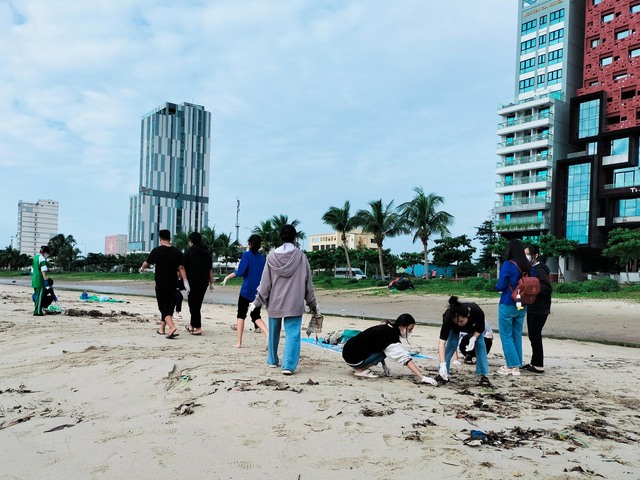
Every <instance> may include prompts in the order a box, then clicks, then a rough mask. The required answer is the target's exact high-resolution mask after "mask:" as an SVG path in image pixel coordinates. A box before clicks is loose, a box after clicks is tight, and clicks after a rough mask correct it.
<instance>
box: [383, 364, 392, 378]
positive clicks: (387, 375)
mask: <svg viewBox="0 0 640 480" xmlns="http://www.w3.org/2000/svg"><path fill="white" fill-rule="evenodd" d="M382 370H383V371H384V376H385V377H390V376H391V370H390V369H389V367H387V364H386V363H384V361H383V362H382Z"/></svg>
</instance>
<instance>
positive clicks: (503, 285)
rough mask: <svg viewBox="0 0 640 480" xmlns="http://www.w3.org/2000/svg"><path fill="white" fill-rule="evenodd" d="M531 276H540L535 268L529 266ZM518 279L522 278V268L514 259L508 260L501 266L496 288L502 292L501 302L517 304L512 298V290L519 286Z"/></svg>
mask: <svg viewBox="0 0 640 480" xmlns="http://www.w3.org/2000/svg"><path fill="white" fill-rule="evenodd" d="M529 276H531V277H537V276H538V275H537V274H536V269H535V268H533V267H530V268H529ZM518 280H520V270H518V267H517V266H516V265H515V264H514V263H513V262H512V261H510V260H507V261H506V262H504V263H503V264H502V266H501V267H500V277H499V278H498V285H496V290H498V291H499V292H501V293H500V303H502V304H504V305H515V304H516V302H514V301H513V299H512V298H511V292H512V291H513V290H514V289H515V288H516V286H518Z"/></svg>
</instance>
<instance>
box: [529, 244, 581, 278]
mask: <svg viewBox="0 0 640 480" xmlns="http://www.w3.org/2000/svg"><path fill="white" fill-rule="evenodd" d="M538 246H539V247H540V253H541V254H542V256H543V257H563V258H565V257H568V256H569V255H571V254H572V253H574V252H575V251H576V249H577V248H578V242H576V241H575V240H567V239H566V238H557V237H556V236H555V235H541V236H540V239H539V240H538ZM561 263H562V262H558V279H559V280H561V279H563V278H564V274H563V273H562V266H561Z"/></svg>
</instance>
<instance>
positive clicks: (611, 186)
mask: <svg viewBox="0 0 640 480" xmlns="http://www.w3.org/2000/svg"><path fill="white" fill-rule="evenodd" d="M629 187H640V178H636V179H633V180H627V181H626V182H617V183H608V184H606V185H605V186H604V189H605V190H613V189H615V188H629ZM634 193H635V192H634Z"/></svg>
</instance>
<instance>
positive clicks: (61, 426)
mask: <svg viewBox="0 0 640 480" xmlns="http://www.w3.org/2000/svg"><path fill="white" fill-rule="evenodd" d="M75 426H76V425H75V424H72V423H64V424H62V425H58V426H57V427H53V428H50V429H49V430H45V431H44V433H49V432H57V431H58V430H64V429H65V428H71V427H75Z"/></svg>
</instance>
